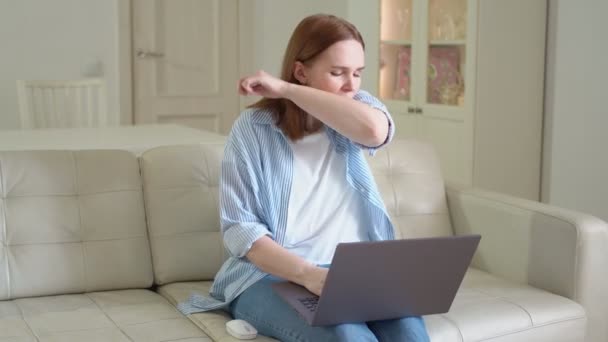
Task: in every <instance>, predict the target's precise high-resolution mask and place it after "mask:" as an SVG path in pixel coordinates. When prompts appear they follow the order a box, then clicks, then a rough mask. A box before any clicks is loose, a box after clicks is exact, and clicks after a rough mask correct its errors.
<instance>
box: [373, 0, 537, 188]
mask: <svg viewBox="0 0 608 342" xmlns="http://www.w3.org/2000/svg"><path fill="white" fill-rule="evenodd" d="M378 5H379V9H378V11H379V16H378V17H379V23H378V26H379V30H378V31H377V32H379V40H374V39H372V40H371V42H372V43H375V42H377V48H378V50H379V54H378V56H379V57H378V59H379V63H378V66H377V68H378V69H377V71H375V70H374V72H377V79H378V95H379V97H380V98H381V99H382V100H383V101H384V102H385V103H386V104H387V105H388V107H389V109H390V110H391V112H392V114H393V117H394V118H395V123H396V128H397V137H400V138H412V137H413V138H419V139H422V140H426V141H429V142H431V143H432V144H433V145H434V146H435V149H436V151H437V153H438V155H439V157H440V160H441V163H442V169H443V172H444V177H445V178H446V180H448V181H452V182H457V183H461V184H465V185H473V186H478V187H481V188H485V189H489V190H495V191H500V192H504V193H509V194H513V195H517V196H520V197H525V198H530V199H538V198H539V192H540V173H541V170H540V165H541V142H542V114H543V85H544V48H545V22H546V6H547V4H546V1H545V0H509V1H504V0H379V2H378ZM368 41H370V40H368ZM368 45H369V44H368ZM368 48H376V46H373V47H372V46H368ZM370 64H372V63H370V62H368V65H370ZM371 67H372V68H374V67H375V66H373V65H372V66H371ZM375 76H376V75H375Z"/></svg>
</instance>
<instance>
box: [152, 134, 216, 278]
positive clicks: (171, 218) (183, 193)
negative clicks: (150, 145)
mask: <svg viewBox="0 0 608 342" xmlns="http://www.w3.org/2000/svg"><path fill="white" fill-rule="evenodd" d="M222 156H223V145H221V144H220V145H208V146H206V147H205V148H203V147H202V146H201V145H193V146H168V147H159V148H156V149H153V150H150V151H148V152H147V153H145V154H144V155H143V156H142V157H141V162H140V163H141V168H142V177H143V181H144V184H145V185H146V186H145V198H146V213H147V218H148V229H149V231H150V245H151V247H152V256H153V262H154V280H155V283H156V284H159V285H162V284H167V283H171V282H174V281H185V280H200V279H213V277H214V276H215V273H216V272H217V270H218V269H219V268H220V266H221V264H222V262H223V260H224V245H223V243H222V240H221V236H220V233H219V229H220V223H219V216H218V211H219V209H218V182H219V171H220V169H219V165H220V162H221V159H222Z"/></svg>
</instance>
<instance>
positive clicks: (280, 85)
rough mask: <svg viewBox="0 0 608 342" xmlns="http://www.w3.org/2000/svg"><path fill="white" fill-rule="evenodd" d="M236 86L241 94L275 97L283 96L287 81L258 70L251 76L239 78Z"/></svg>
mask: <svg viewBox="0 0 608 342" xmlns="http://www.w3.org/2000/svg"><path fill="white" fill-rule="evenodd" d="M238 86H239V94H241V95H258V96H262V97H266V98H271V99H276V98H281V97H284V94H285V91H286V89H287V87H288V86H289V83H288V82H285V81H283V80H282V79H279V78H276V77H274V76H272V75H270V74H269V73H267V72H265V71H264V70H260V71H258V72H256V73H255V74H253V75H251V76H246V77H243V78H241V79H240V80H239V84H238Z"/></svg>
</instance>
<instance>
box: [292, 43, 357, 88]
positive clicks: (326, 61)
mask: <svg viewBox="0 0 608 342" xmlns="http://www.w3.org/2000/svg"><path fill="white" fill-rule="evenodd" d="M364 66H365V54H364V52H363V46H361V43H359V42H358V41H356V40H353V39H351V40H343V41H339V42H337V43H335V44H333V45H331V46H330V47H328V48H327V49H326V50H325V51H323V52H322V53H321V54H320V55H319V56H318V57H317V58H315V59H314V60H313V61H312V63H307V65H304V64H302V63H301V62H296V65H295V70H294V73H295V76H296V79H298V80H299V81H300V83H302V84H306V85H307V86H310V87H313V88H317V89H321V90H325V91H327V92H330V93H334V94H337V95H344V96H348V97H350V98H352V97H353V96H355V94H356V93H357V91H358V90H359V87H360V86H361V73H362V72H363V68H364Z"/></svg>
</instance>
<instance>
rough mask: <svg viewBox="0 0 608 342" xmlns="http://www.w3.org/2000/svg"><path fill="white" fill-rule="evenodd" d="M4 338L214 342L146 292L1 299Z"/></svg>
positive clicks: (0, 334) (20, 340)
mask: <svg viewBox="0 0 608 342" xmlns="http://www.w3.org/2000/svg"><path fill="white" fill-rule="evenodd" d="M0 341H1V342H8V341H11V342H17V341H18V342H26V341H27V342H29V341H40V342H42V341H44V342H47V341H48V342H51V341H53V342H54V341H61V342H70V341H89V342H95V341H99V342H114V341H115V342H123V341H124V342H130V341H131V342H133V341H141V342H152V341H159V342H160V341H181V342H208V341H211V340H210V339H209V337H207V336H206V335H205V334H204V333H203V332H202V331H201V330H200V329H198V328H197V327H196V326H195V325H194V324H192V322H190V321H189V320H188V319H186V318H185V317H184V316H183V315H182V314H181V313H179V312H178V311H177V310H176V309H175V308H174V307H173V306H171V305H170V304H169V303H168V302H167V300H166V299H164V298H163V297H162V296H160V295H158V294H157V293H155V292H152V291H148V290H121V291H107V292H91V293H86V294H74V295H60V296H48V297H32V298H23V299H15V300H11V301H2V302H0Z"/></svg>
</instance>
